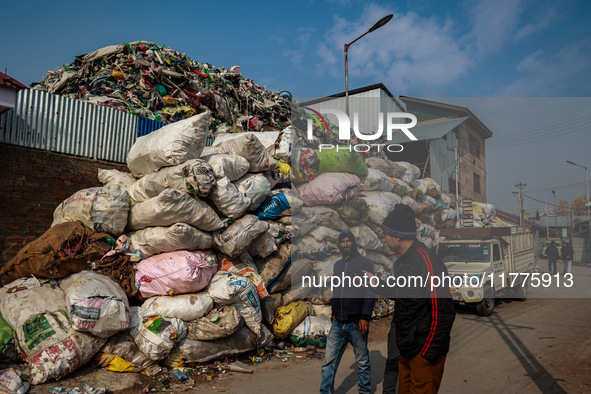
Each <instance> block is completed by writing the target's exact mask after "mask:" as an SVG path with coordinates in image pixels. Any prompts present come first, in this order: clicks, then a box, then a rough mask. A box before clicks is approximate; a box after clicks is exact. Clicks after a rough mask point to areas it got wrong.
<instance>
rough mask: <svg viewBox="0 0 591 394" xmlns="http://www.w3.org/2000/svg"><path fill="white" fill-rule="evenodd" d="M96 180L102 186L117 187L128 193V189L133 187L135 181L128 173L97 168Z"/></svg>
mask: <svg viewBox="0 0 591 394" xmlns="http://www.w3.org/2000/svg"><path fill="white" fill-rule="evenodd" d="M98 180H99V182H100V183H102V184H103V186H111V185H119V186H123V187H124V188H126V189H127V190H128V191H129V188H130V187H131V186H133V184H134V183H135V182H136V180H137V179H135V178H134V176H133V175H131V174H130V173H129V172H123V171H118V170H106V169H104V168H99V170H98Z"/></svg>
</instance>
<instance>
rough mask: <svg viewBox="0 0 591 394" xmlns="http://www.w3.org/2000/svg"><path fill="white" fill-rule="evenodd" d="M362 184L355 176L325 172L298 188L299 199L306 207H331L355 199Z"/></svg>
mask: <svg viewBox="0 0 591 394" xmlns="http://www.w3.org/2000/svg"><path fill="white" fill-rule="evenodd" d="M362 187H363V184H362V183H361V181H360V180H359V177H358V176H357V175H353V174H347V173H341V172H327V173H324V174H320V175H318V176H317V177H316V178H314V179H313V180H312V181H310V182H309V183H306V184H303V185H302V186H300V187H298V192H299V193H300V198H301V199H302V201H303V202H304V204H305V205H306V206H308V207H313V206H316V205H333V204H336V203H339V202H341V201H343V200H348V199H350V198H353V197H355V195H357V193H358V192H359V191H360V190H361V188H362Z"/></svg>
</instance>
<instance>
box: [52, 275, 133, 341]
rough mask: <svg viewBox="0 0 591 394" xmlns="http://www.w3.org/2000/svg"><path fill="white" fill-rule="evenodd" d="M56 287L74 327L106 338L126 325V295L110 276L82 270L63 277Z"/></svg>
mask: <svg viewBox="0 0 591 394" xmlns="http://www.w3.org/2000/svg"><path fill="white" fill-rule="evenodd" d="M60 287H61V288H62V289H63V290H64V293H65V296H66V302H67V304H68V306H69V309H68V312H69V316H70V319H71V322H72V327H73V328H74V329H75V330H78V331H87V332H90V333H91V334H93V335H96V336H99V337H103V338H106V337H109V336H111V335H113V334H115V333H117V332H119V331H123V330H127V328H128V327H129V302H128V301H127V296H126V295H125V292H124V291H123V290H122V289H121V286H119V285H118V284H117V283H115V282H113V280H111V279H110V278H108V277H106V276H104V275H100V274H97V273H95V272H92V271H82V272H78V273H76V274H72V275H70V276H69V277H67V278H65V279H63V280H62V281H61V282H60Z"/></svg>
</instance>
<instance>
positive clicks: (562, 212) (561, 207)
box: [556, 200, 569, 216]
mask: <svg viewBox="0 0 591 394" xmlns="http://www.w3.org/2000/svg"><path fill="white" fill-rule="evenodd" d="M568 210H569V202H568V201H566V200H560V201H558V206H557V207H556V216H567V215H568Z"/></svg>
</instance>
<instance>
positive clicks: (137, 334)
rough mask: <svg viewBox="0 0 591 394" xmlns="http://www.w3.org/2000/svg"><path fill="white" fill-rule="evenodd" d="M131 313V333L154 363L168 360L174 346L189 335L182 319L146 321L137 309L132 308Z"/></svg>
mask: <svg viewBox="0 0 591 394" xmlns="http://www.w3.org/2000/svg"><path fill="white" fill-rule="evenodd" d="M131 313H132V320H133V322H132V327H131V328H130V330H129V333H130V334H131V336H132V338H133V340H134V341H135V343H136V344H137V346H138V348H139V349H140V350H141V351H142V352H143V353H144V354H146V355H147V356H148V357H149V358H151V359H152V360H154V361H158V360H162V359H164V358H166V356H168V354H169V353H170V352H171V351H172V349H173V348H174V345H175V344H176V343H177V342H180V341H182V340H183V339H184V338H185V336H186V335H187V326H186V325H185V323H184V322H183V321H182V320H180V319H174V318H164V317H161V316H150V317H148V318H145V319H144V318H141V317H140V316H139V315H137V309H136V308H132V312H131ZM137 319H139V321H138V320H137ZM136 322H137V324H136Z"/></svg>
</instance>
